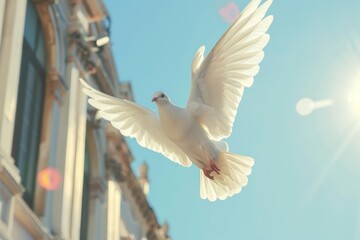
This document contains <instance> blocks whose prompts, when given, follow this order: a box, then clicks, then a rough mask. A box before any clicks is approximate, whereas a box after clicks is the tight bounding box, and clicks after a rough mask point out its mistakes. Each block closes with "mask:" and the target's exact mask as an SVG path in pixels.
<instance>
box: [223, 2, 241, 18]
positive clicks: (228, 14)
mask: <svg viewBox="0 0 360 240" xmlns="http://www.w3.org/2000/svg"><path fill="white" fill-rule="evenodd" d="M219 14H220V16H221V17H222V18H223V19H224V20H225V21H226V22H228V23H232V22H234V21H235V20H236V18H237V17H238V16H239V14H240V11H239V8H238V6H237V5H236V3H234V2H230V3H229V4H227V5H226V6H224V7H222V8H220V9H219Z"/></svg>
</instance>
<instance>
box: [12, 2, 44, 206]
mask: <svg viewBox="0 0 360 240" xmlns="http://www.w3.org/2000/svg"><path fill="white" fill-rule="evenodd" d="M44 92H45V43H44V36H43V32H42V29H41V25H40V20H39V18H38V16H37V13H36V10H35V7H34V6H33V4H32V3H31V2H30V1H28V3H27V9H26V23H25V34H24V41H23V51H22V60H21V69H20V80H19V90H18V98H17V108H16V121H15V129H14V140H13V148H12V156H13V158H14V159H15V164H16V166H17V167H18V168H19V170H20V174H21V178H22V179H21V180H22V184H23V186H24V187H25V192H24V196H23V197H24V200H25V201H26V202H27V203H28V204H29V206H30V207H32V206H33V195H34V189H35V179H36V168H37V161H38V153H39V143H40V134H41V120H42V111H43V102H44Z"/></svg>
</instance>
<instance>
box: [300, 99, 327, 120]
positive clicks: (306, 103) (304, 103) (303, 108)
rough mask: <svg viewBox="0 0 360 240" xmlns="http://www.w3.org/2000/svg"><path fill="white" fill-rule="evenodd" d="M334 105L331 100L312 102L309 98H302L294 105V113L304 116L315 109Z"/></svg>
mask: <svg viewBox="0 0 360 240" xmlns="http://www.w3.org/2000/svg"><path fill="white" fill-rule="evenodd" d="M333 104H334V101H333V100H331V99H324V100H319V101H313V100H311V99H310V98H303V99H300V100H299V101H298V103H297V104H296V111H297V112H298V113H299V114H300V115H302V116H306V115H309V114H310V113H312V112H313V111H314V110H315V109H319V108H325V107H329V106H331V105H333Z"/></svg>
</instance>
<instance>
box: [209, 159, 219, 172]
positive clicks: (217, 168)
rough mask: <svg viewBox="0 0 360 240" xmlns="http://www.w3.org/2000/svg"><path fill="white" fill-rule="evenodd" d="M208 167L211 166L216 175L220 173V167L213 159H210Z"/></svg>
mask: <svg viewBox="0 0 360 240" xmlns="http://www.w3.org/2000/svg"><path fill="white" fill-rule="evenodd" d="M210 167H211V170H213V171H214V172H216V173H217V174H218V175H219V174H220V168H219V167H218V166H217V165H216V163H215V161H214V160H213V159H211V160H210Z"/></svg>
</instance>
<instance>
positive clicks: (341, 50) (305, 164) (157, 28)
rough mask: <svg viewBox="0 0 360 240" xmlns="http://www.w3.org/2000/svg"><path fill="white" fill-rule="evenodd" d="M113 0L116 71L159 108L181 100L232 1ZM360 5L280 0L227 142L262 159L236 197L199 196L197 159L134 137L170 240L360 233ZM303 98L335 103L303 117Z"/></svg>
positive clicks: (344, 0) (351, 238) (351, 237)
mask: <svg viewBox="0 0 360 240" xmlns="http://www.w3.org/2000/svg"><path fill="white" fill-rule="evenodd" d="M248 1H249V0H246V1H245V0H242V1H240V0H237V1H235V2H236V4H237V5H238V6H239V8H240V9H242V8H243V7H244V6H245V5H246V4H247V3H248ZM105 2H106V4H107V8H108V11H109V13H110V15H111V18H112V29H111V30H112V31H111V39H112V47H113V51H114V56H115V60H116V66H117V70H118V73H119V75H120V79H121V80H122V81H131V83H132V87H133V90H134V94H135V98H136V101H137V102H138V103H139V104H142V105H144V106H147V107H149V108H151V109H153V110H156V108H155V104H153V103H151V97H152V95H153V93H154V92H155V91H158V90H163V91H165V92H166V93H167V94H168V95H169V96H170V98H171V99H172V101H173V102H174V103H175V104H177V105H180V106H185V104H186V101H187V97H188V92H189V86H190V65H191V61H192V58H193V55H194V54H195V52H196V50H197V49H198V48H199V47H200V46H201V45H205V46H206V47H207V51H206V53H208V52H209V50H210V49H211V48H212V47H213V46H214V44H215V43H216V41H217V40H218V39H219V38H220V36H221V35H222V33H223V32H225V31H226V29H227V28H228V27H229V23H227V22H226V21H224V20H223V19H222V18H221V16H220V15H219V8H221V7H223V6H225V5H227V4H228V3H229V2H230V1H226V0H198V1H192V0H184V1H171V0H170V1H169V0H153V1H149V0H132V1H128V0H126V1H125V0H117V1H111V0H107V1H105ZM359 11H360V1H358V0H333V1H325V0H318V1H294V0H275V1H274V3H273V5H272V6H271V8H270V10H269V13H270V14H273V15H274V17H275V20H274V23H273V25H272V26H271V28H270V31H269V33H270V35H271V40H270V42H269V44H268V46H267V47H266V49H265V58H264V60H263V61H262V63H261V65H260V66H261V68H260V73H259V74H258V75H257V76H256V78H255V82H254V85H253V86H252V87H251V88H250V89H246V91H245V94H244V97H243V99H242V102H241V103H240V106H239V109H238V115H237V118H236V121H235V124H234V128H233V133H232V136H231V137H230V138H228V139H227V141H228V142H229V145H230V150H231V151H232V152H234V153H238V154H242V155H249V156H252V157H254V158H255V166H254V168H253V173H252V174H251V175H250V178H249V184H248V186H246V187H245V188H244V189H243V191H242V192H241V193H240V194H238V195H236V196H234V197H232V198H229V199H227V200H225V201H217V202H214V203H211V202H208V201H204V200H201V199H200V197H199V170H198V169H197V168H196V167H194V166H193V167H191V168H190V169H189V168H183V167H181V166H179V165H176V164H174V163H172V162H170V161H169V160H167V159H165V158H164V157H162V156H161V155H160V154H157V153H154V152H151V151H150V150H146V149H143V148H141V147H139V146H138V145H137V144H136V142H134V141H133V140H128V142H129V144H130V146H131V150H132V153H133V155H134V156H135V158H136V160H135V161H134V162H133V167H134V169H137V167H138V166H139V164H140V163H142V162H143V161H146V162H147V163H148V164H149V166H150V173H149V174H150V195H149V201H150V203H151V205H152V206H153V207H154V209H155V211H156V213H157V215H158V218H159V221H160V222H161V223H162V222H164V221H165V220H167V221H168V222H169V224H170V235H171V237H172V238H173V239H175V240H183V239H186V240H200V239H209V240H212V239H249V240H264V239H276V240H281V239H292V240H303V239H327V240H332V239H334V240H335V239H347V240H355V239H360V187H359V184H358V183H359V182H360V131H359V130H358V128H357V126H358V124H360V117H357V116H356V114H355V113H354V109H352V108H351V107H350V104H349V102H348V100H347V98H348V95H349V91H354V89H356V88H355V87H354V85H358V86H359V87H360V14H359ZM358 90H359V92H358V93H357V92H355V94H358V95H360V88H359V89H358ZM304 97H309V98H311V99H313V100H315V101H317V100H323V99H331V100H333V101H334V105H333V106H331V107H327V108H323V109H318V110H316V111H314V112H313V113H312V114H310V115H308V116H305V117H304V116H300V115H299V114H297V112H296V110H295V106H296V103H297V102H298V100H300V99H302V98H304ZM358 107H359V108H360V105H359V106H358ZM359 111H360V110H359Z"/></svg>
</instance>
